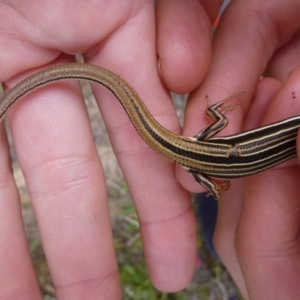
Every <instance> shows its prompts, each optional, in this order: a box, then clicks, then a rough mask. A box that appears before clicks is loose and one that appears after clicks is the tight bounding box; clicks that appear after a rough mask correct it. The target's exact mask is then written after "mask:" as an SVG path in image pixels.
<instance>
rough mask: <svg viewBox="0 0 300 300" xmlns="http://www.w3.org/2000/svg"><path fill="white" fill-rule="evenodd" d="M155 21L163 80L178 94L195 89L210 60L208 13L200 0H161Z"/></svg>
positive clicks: (158, 2)
mask: <svg viewBox="0 0 300 300" xmlns="http://www.w3.org/2000/svg"><path fill="white" fill-rule="evenodd" d="M208 7H209V6H208ZM214 17H216V14H215V16H214ZM156 22H157V24H156V25H157V52H158V57H159V67H160V73H161V77H162V79H163V81H164V82H165V84H166V86H167V87H168V89H170V90H171V91H173V92H175V93H179V94H184V93H188V92H190V91H192V90H194V89H195V88H196V87H197V86H198V85H199V84H200V82H201V81H202V79H203V78H204V76H205V75H206V72H207V70H208V66H209V64H210V59H211V21H210V19H209V16H208V15H207V12H206V11H205V9H204V8H203V6H202V5H201V3H200V1H198V0H188V1H184V2H182V1H180V0H176V1H174V0H159V1H156Z"/></svg>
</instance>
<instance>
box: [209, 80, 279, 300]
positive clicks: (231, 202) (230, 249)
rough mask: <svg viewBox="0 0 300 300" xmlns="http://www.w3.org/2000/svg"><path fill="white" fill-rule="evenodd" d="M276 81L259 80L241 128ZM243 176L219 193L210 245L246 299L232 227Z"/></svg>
mask: <svg viewBox="0 0 300 300" xmlns="http://www.w3.org/2000/svg"><path fill="white" fill-rule="evenodd" d="M279 84H280V83H279V82H277V81H276V80H274V79H271V78H265V79H262V80H260V81H259V83H258V85H257V89H256V92H255V97H254V98H253V100H252V102H251V106H250V107H249V109H248V111H247V115H246V118H245V123H244V129H245V130H246V129H253V128H257V127H259V126H260V125H261V124H262V119H263V118H264V115H265V113H266V111H267V109H268V106H269V105H270V103H271V101H272V98H273V97H274V95H275V93H276V91H277V90H278V88H279ZM243 193H244V179H235V180H231V185H230V189H229V190H228V191H226V192H224V193H222V197H221V199H220V201H219V209H218V218H217V224H216V228H215V232H214V246H215V249H216V251H217V253H218V255H219V257H220V259H221V261H222V263H223V264H224V265H225V266H226V269H227V270H228V271H229V272H230V274H231V276H232V278H233V279H234V281H235V282H236V284H237V285H238V287H239V289H240V291H241V293H242V295H244V297H245V298H247V289H246V285H245V280H244V276H243V273H242V270H241V268H240V264H239V261H238V258H237V254H236V249H235V239H236V230H237V226H238V223H239V220H240V218H241V204H242V199H243Z"/></svg>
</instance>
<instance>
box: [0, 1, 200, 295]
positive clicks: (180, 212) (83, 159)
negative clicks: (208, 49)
mask: <svg viewBox="0 0 300 300" xmlns="http://www.w3.org/2000/svg"><path fill="white" fill-rule="evenodd" d="M154 20H155V18H154V7H153V3H152V1H146V0H144V1H129V0H128V1H122V2H120V1H109V2H107V1H96V2H95V1H76V2H74V1H68V0H66V1H51V2H49V1H46V2H44V1H42V2H41V1H31V2H30V4H29V3H27V2H24V1H21V2H17V3H16V2H15V1H4V0H2V1H1V2H0V45H1V52H0V65H1V71H0V81H1V82H3V83H4V86H5V89H10V88H11V87H13V86H14V85H15V84H16V83H17V82H18V81H19V80H21V79H23V78H24V77H26V76H27V75H29V74H31V73H32V72H34V71H36V70H37V69H41V68H44V67H46V66H48V65H53V64H56V63H63V62H70V61H74V59H75V57H74V55H75V54H76V53H83V56H84V57H85V61H86V62H87V63H92V64H95V65H101V66H103V67H106V68H108V69H110V70H112V71H114V72H116V73H118V74H120V75H121V76H123V77H124V78H125V79H126V80H127V81H128V82H129V83H130V84H131V85H132V86H133V87H134V88H135V89H136V90H137V92H138V93H139V94H140V96H141V97H142V99H143V100H144V101H145V104H146V105H147V107H148V108H149V109H150V111H151V112H152V113H153V115H154V116H155V117H156V118H157V120H158V121H159V122H160V123H161V124H163V125H164V126H165V127H167V128H169V129H170V130H172V131H174V132H177V133H179V132H180V128H179V124H178V122H177V117H176V114H175V112H174V109H173V107H172V104H171V102H170V101H169V95H168V94H167V93H166V91H165V89H164V87H163V86H162V84H161V82H160V78H159V75H158V72H157V60H156V48H155V21H154ZM93 90H94V94H95V96H96V98H97V101H98V103H99V106H100V108H101V111H102V113H103V116H104V119H105V121H106V125H107V128H108V131H109V133H110V136H111V141H112V144H113V147H114V150H115V152H116V155H117V157H118V160H119V162H120V165H121V167H122V170H123V172H124V175H125V177H126V181H127V183H128V185H129V187H130V191H131V194H132V197H133V199H134V202H135V205H136V208H137V211H138V215H139V221H140V228H141V233H142V238H143V243H144V251H145V255H146V259H147V262H148V266H149V272H150V276H151V279H152V281H153V282H154V284H155V285H156V286H157V287H158V288H160V289H162V290H166V291H174V290H177V289H181V288H182V287H183V286H185V285H186V284H187V283H188V282H189V280H190V278H191V276H192V275H193V270H194V267H195V264H196V247H195V244H196V242H195V240H196V238H195V235H196V234H195V233H196V226H195V220H194V214H193V210H192V206H191V203H190V201H189V194H188V193H187V192H186V191H185V190H184V189H183V188H182V187H181V186H180V185H179V184H178V183H177V181H176V179H175V178H174V165H173V164H172V163H170V162H168V161H166V160H165V159H164V158H161V157H160V156H159V155H157V154H156V153H154V152H153V151H152V150H150V149H149V147H148V146H147V145H145V144H144V142H143V141H142V140H141V138H140V137H139V136H138V135H137V133H136V132H135V130H134V128H133V126H132V124H131V123H130V122H129V120H128V117H127V116H126V115H125V113H124V111H123V109H122V108H121V107H120V105H119V103H117V101H116V99H113V96H112V95H110V94H109V93H108V92H107V91H105V90H104V89H103V88H101V87H98V86H97V87H96V86H93ZM26 98H27V99H24V100H22V101H21V102H20V103H18V104H17V105H16V106H15V107H14V108H13V110H12V111H11V112H10V114H9V121H10V126H11V131H12V135H13V139H14V143H15V147H16V151H17V154H18V158H19V162H20V165H21V168H22V170H23V173H24V175H25V179H26V182H27V186H28V190H29V193H30V196H31V200H32V205H33V207H34V210H35V212H36V216H37V221H38V225H39V230H40V234H41V238H42V241H43V247H44V250H45V253H46V257H47V261H48V265H49V267H50V271H51V275H52V279H53V282H54V285H55V288H56V293H57V298H58V299H83V298H84V299H102V298H105V299H118V298H121V292H120V282H119V277H118V269H117V264H116V260H115V255H114V249H113V243H112V236H111V228H110V220H109V214H108V206H107V199H106V189H105V179H104V175H103V172H102V167H101V163H100V161H99V159H98V155H97V153H96V150H95V146H94V143H93V137H92V134H91V129H90V124H89V120H88V117H87V113H86V109H85V105H84V101H83V99H82V95H81V92H80V89H79V84H78V83H74V82H61V83H58V84H55V85H52V86H47V87H45V88H43V90H39V91H37V92H35V93H34V94H31V95H30V96H28V97H26ZM103 98H105V99H103ZM107 98H109V99H107ZM102 99H103V100H102ZM128 141H130V142H128ZM0 145H1V147H0V157H1V161H2V166H1V169H0V178H1V185H0V187H1V191H0V195H1V200H2V201H1V203H2V207H1V215H0V218H1V220H2V221H1V222H0V235H1V236H2V237H3V239H2V240H3V242H2V243H1V246H0V249H1V250H0V253H1V255H0V263H1V270H2V271H1V272H0V279H1V284H0V298H1V299H3V298H17V297H22V298H25V299H41V295H40V292H39V288H38V282H37V280H36V277H35V275H34V271H33V268H32V265H31V260H30V255H29V253H28V247H27V243H26V238H25V233H24V230H23V223H22V217H21V212H20V205H19V197H18V192H17V189H16V186H15V182H14V179H13V174H12V171H11V166H10V161H9V149H8V145H7V142H6V137H5V132H4V128H3V126H2V127H1V143H0Z"/></svg>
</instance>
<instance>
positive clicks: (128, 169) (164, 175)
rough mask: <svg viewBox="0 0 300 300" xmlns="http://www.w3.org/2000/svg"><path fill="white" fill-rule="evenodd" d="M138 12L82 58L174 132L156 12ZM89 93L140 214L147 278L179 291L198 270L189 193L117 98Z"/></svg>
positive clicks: (175, 126)
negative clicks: (122, 83)
mask: <svg viewBox="0 0 300 300" xmlns="http://www.w3.org/2000/svg"><path fill="white" fill-rule="evenodd" d="M137 11H138V12H139V13H136V14H135V15H134V16H132V17H131V18H130V22H128V23H126V24H124V26H123V27H122V28H121V29H120V30H116V31H115V32H114V34H113V35H111V36H110V38H109V39H108V40H107V41H106V43H105V45H102V48H101V52H99V53H97V54H96V53H95V52H94V53H93V55H91V54H90V53H87V54H86V57H87V58H88V62H90V63H93V64H96V65H102V66H105V67H107V68H108V69H111V70H113V71H115V72H116V73H118V74H120V75H121V76H122V77H123V78H125V79H126V80H127V81H128V82H129V83H130V84H131V85H132V86H133V87H134V88H135V89H136V91H137V92H138V94H139V95H140V97H141V98H142V99H143V101H144V103H145V105H146V106H147V107H148V109H149V110H150V112H151V113H152V114H153V115H154V117H155V119H156V120H157V121H158V122H159V123H161V124H162V125H163V126H165V127H166V128H168V129H170V130H171V131H173V132H177V133H178V132H179V131H180V127H179V124H178V120H177V117H176V114H175V111H174V108H173V106H172V103H171V101H170V99H169V96H168V95H167V93H166V92H165V90H164V88H163V86H162V85H161V82H160V79H159V76H158V72H157V62H156V53H155V51H156V49H155V24H154V22H153V20H154V8H153V6H152V3H151V5H149V3H148V5H144V6H142V5H141V6H140V7H139V10H137ZM120 45H122V47H120ZM93 89H94V92H95V95H96V97H97V99H98V103H99V106H100V109H101V112H102V114H103V117H104V119H105V122H106V125H107V128H108V131H109V134H110V137H111V141H112V145H113V147H114V150H115V153H116V155H117V157H118V160H119V162H120V165H121V167H122V170H123V173H124V175H125V177H126V181H127V183H128V185H129V186H130V192H131V195H132V197H133V199H134V202H135V205H136V208H137V211H138V215H139V221H140V224H141V232H142V238H143V243H144V249H145V255H146V259H147V263H148V266H149V272H150V276H151V279H152V281H153V283H154V284H155V285H156V287H158V288H159V289H161V290H164V291H175V290H178V289H182V288H183V287H184V286H185V285H186V284H187V283H188V282H189V281H190V279H191V277H192V275H193V272H194V268H195V265H196V263H195V262H196V226H195V219H194V214H193V210H192V206H191V202H190V197H189V194H188V193H186V192H185V191H184V190H183V189H182V188H181V187H180V186H179V185H178V183H177V181H176V179H175V178H174V165H173V164H172V163H170V162H169V161H167V160H165V159H164V158H162V157H160V156H159V155H158V154H156V153H154V152H153V151H152V150H151V149H150V148H149V146H147V145H145V143H144V141H143V140H142V139H141V138H140V137H139V136H138V134H137V133H136V130H135V129H134V127H133V126H132V124H131V123H130V121H129V119H128V117H127V116H126V114H125V112H124V110H123V108H122V107H121V106H120V104H119V103H117V101H116V99H114V98H113V97H112V95H111V94H109V93H108V92H107V91H105V90H103V89H102V88H101V87H98V86H94V87H93Z"/></svg>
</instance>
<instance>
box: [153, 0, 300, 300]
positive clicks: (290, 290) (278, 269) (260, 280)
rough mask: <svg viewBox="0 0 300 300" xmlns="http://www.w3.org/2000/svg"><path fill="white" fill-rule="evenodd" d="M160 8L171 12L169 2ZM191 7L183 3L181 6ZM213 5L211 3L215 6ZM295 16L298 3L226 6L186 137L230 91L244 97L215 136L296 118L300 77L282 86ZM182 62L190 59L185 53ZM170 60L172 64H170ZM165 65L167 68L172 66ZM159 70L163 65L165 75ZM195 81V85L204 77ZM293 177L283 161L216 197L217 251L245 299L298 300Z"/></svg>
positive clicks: (293, 168) (294, 58) (293, 43)
mask: <svg viewBox="0 0 300 300" xmlns="http://www.w3.org/2000/svg"><path fill="white" fill-rule="evenodd" d="M162 2H165V3H168V5H170V6H171V1H162ZM202 2H203V3H206V1H202ZM197 3H199V2H198V1H196V0H195V1H188V2H187V5H189V6H192V5H194V6H195V5H196V4H197ZM210 3H211V1H210ZM218 3H219V1H215V5H218ZM174 7H176V6H175V5H174V4H173V5H172V8H171V7H169V8H168V7H166V6H164V10H168V9H170V10H173V15H172V17H173V18H175V17H174ZM186 9H187V8H186ZM178 11H180V10H178ZM192 11H193V13H192V14H191V16H192V17H191V18H190V19H189V20H194V19H196V20H198V23H199V20H202V19H200V18H198V19H197V18H196V17H195V18H194V17H193V16H194V14H195V13H196V10H192ZM208 11H209V10H208ZM299 15H300V4H299V2H298V1H288V2H287V1H280V0H277V1H272V2H270V1H264V2H262V1H232V3H231V5H230V6H229V7H228V9H227V11H226V12H225V13H224V15H223V16H222V19H221V22H220V24H219V28H218V31H217V34H216V36H215V39H214V42H213V52H212V53H213V56H212V60H211V64H210V66H209V70H208V71H207V74H206V77H205V80H204V81H203V82H202V84H201V86H200V87H199V88H198V89H197V90H196V91H195V92H194V93H193V94H192V95H191V97H190V99H189V102H188V105H187V110H186V118H185V119H186V122H185V129H184V135H186V136H193V135H195V134H197V133H198V131H199V130H200V129H202V128H204V127H206V126H207V125H208V124H209V122H210V121H209V120H207V119H205V118H204V113H203V112H204V110H205V108H206V102H205V101H204V98H205V95H209V97H210V100H211V104H213V103H215V102H218V101H220V100H222V99H225V98H226V97H228V96H229V95H231V94H234V93H236V92H239V91H245V92H246V93H245V95H243V96H242V97H240V98H239V100H240V99H243V100H242V101H241V105H240V106H236V107H235V108H234V110H233V111H231V112H228V113H227V117H228V119H229V125H228V126H227V128H226V129H224V130H223V131H222V133H221V135H229V134H232V133H236V132H239V131H240V130H242V129H249V128H255V127H257V126H259V125H262V124H267V123H271V122H274V121H278V120H281V119H284V118H286V117H289V116H292V115H295V114H297V113H299V112H300V107H299V101H298V98H299V97H298V96H297V90H298V89H297V86H298V85H299V83H297V80H296V79H298V82H299V71H298V70H297V71H295V72H294V73H292V74H291V76H290V77H289V79H288V80H287V81H286V82H285V83H284V84H283V85H282V86H281V82H280V81H282V80H283V79H285V78H286V76H287V75H288V74H289V72H290V71H291V70H293V69H295V68H296V67H297V66H299V35H296V33H297V32H298V31H299V28H300V21H299ZM163 22H165V23H167V22H168V19H166V18H165V19H163ZM198 23H197V21H195V24H194V27H193V26H192V25H191V26H190V30H189V32H192V33H194V31H196V30H197V29H198V28H199V24H198ZM173 30H174V32H175V33H174V34H176V33H177V32H180V30H176V27H175V28H174V29H173ZM187 40H188V42H189V41H190V39H189V38H188V39H187ZM170 44H171V43H170ZM170 44H167V42H165V44H164V47H165V49H164V50H163V51H162V50H161V51H162V52H166V53H168V50H169V49H170V48H168V47H170ZM182 44H184V41H182ZM196 45H197V44H196ZM158 46H159V45H158ZM191 51H192V52H193V48H191ZM185 55H186V56H188V49H187V51H186V53H185ZM182 56H183V55H182ZM170 60H172V61H178V60H177V59H176V57H171V59H170ZM165 65H166V67H165V68H167V67H168V66H169V65H170V64H168V63H167V62H165ZM165 68H164V66H162V68H161V69H162V71H163V72H164V71H165ZM186 68H187V69H184V71H183V72H181V73H179V72H176V71H174V65H173V69H172V68H171V71H169V73H167V72H166V71H165V72H166V73H167V74H166V75H164V74H163V78H165V77H167V78H168V77H170V76H172V74H176V76H173V77H172V78H171V79H170V78H168V79H165V82H167V83H169V86H170V87H171V86H175V85H176V82H177V81H178V84H179V86H180V84H181V83H182V81H181V80H179V79H178V73H179V74H180V76H182V77H184V76H186V74H190V73H191V72H192V71H194V72H195V70H191V69H193V66H192V65H188V66H186ZM264 71H266V73H267V74H268V75H269V76H271V77H273V78H268V79H263V80H262V81H260V82H259V83H258V85H257V82H258V79H259V77H260V76H261V74H262V73H263V72H264ZM184 72H186V73H184ZM198 79H199V84H200V83H201V81H200V80H202V79H203V78H201V77H198ZM278 80H279V81H278ZM254 92H255V96H254V99H253V101H252V103H251V106H250V107H249V105H250V100H251V99H252V97H253V93H254ZM292 92H295V97H296V98H295V99H294V97H293V95H292ZM273 97H274V99H273V100H272V101H271V99H272V98H273ZM244 115H246V117H245V118H244ZM299 176H300V173H299V167H298V164H296V163H295V162H288V163H285V164H283V165H280V166H278V167H275V168H272V169H270V170H267V171H265V172H262V173H259V174H257V175H254V176H251V177H249V178H246V179H245V180H233V181H232V182H231V188H230V190H229V191H227V192H225V193H223V195H222V199H221V201H220V202H219V214H218V222H217V227H216V232H215V238H214V241H215V246H216V249H217V252H218V254H219V256H220V257H221V259H222V261H223V263H224V264H225V265H226V267H227V269H228V270H229V271H230V273H231V274H232V276H233V278H234V280H235V281H236V283H237V284H238V286H239V288H240V290H241V291H242V293H243V295H244V296H245V298H246V299H248V298H249V299H299V294H300V290H299V286H298V279H299V276H300V274H299V268H298V264H299V255H298V250H297V249H298V248H299V241H298V232H299V221H298V220H299V217H298V214H299V212H298V211H299V209H298V208H299V197H298V195H299V183H298V181H299ZM178 178H179V180H180V181H181V182H182V183H183V185H184V186H185V187H186V188H187V189H189V190H192V191H195V192H196V191H203V190H202V189H201V187H199V186H198V185H197V183H195V182H194V181H193V180H192V179H191V178H190V176H188V174H186V173H185V172H184V171H182V170H180V169H179V170H178Z"/></svg>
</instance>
